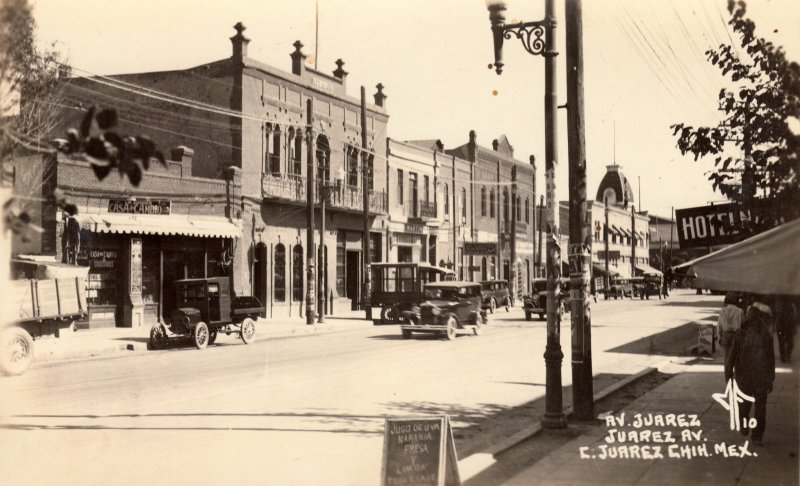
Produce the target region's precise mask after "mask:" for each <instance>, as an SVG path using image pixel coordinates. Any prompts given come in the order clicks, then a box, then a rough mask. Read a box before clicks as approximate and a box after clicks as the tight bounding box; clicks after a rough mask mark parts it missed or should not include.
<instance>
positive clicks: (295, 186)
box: [261, 174, 388, 214]
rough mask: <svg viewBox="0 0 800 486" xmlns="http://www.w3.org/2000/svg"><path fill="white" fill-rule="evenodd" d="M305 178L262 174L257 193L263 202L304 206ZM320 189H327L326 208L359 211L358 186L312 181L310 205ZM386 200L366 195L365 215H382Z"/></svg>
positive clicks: (360, 195) (381, 194)
mask: <svg viewBox="0 0 800 486" xmlns="http://www.w3.org/2000/svg"><path fill="white" fill-rule="evenodd" d="M306 181H307V179H306V178H305V177H300V176H294V175H275V174H263V175H262V178H261V194H262V196H263V197H264V198H265V199H277V200H281V201H286V202H293V203H301V204H306V202H307V201H306V199H307V194H308V192H307V186H306ZM323 187H328V188H329V189H328V191H329V192H328V194H329V197H328V201H327V203H328V205H329V207H330V208H332V209H335V208H340V209H346V210H350V211H363V209H364V200H363V194H364V193H363V192H362V189H361V188H360V187H353V186H342V185H341V184H338V185H337V184H336V183H335V182H323V181H321V180H319V179H318V180H317V181H316V182H315V194H314V203H315V204H319V203H320V201H321V194H322V193H323V191H322V189H323ZM387 206H388V200H387V197H386V193H385V192H379V191H370V192H369V212H370V213H374V214H386V208H387Z"/></svg>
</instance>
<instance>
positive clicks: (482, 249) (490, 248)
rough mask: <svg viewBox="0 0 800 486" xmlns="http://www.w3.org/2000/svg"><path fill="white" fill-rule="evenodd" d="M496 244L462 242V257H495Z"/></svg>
mask: <svg viewBox="0 0 800 486" xmlns="http://www.w3.org/2000/svg"><path fill="white" fill-rule="evenodd" d="M496 254H497V243H480V242H477V241H465V242H464V255H496Z"/></svg>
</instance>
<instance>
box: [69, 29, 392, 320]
mask: <svg viewBox="0 0 800 486" xmlns="http://www.w3.org/2000/svg"><path fill="white" fill-rule="evenodd" d="M234 28H235V31H236V32H235V35H233V36H232V37H231V38H230V42H231V47H232V54H231V57H229V58H226V59H221V60H218V61H214V62H210V63H207V64H203V65H201V66H196V67H192V68H188V69H183V70H175V71H163V72H151V73H136V74H125V75H114V76H92V77H88V78H73V79H72V80H70V83H69V84H68V85H67V86H66V89H65V93H66V94H65V96H66V103H65V104H70V105H75V106H83V107H86V106H89V105H92V104H97V105H100V106H107V107H114V108H115V109H117V112H118V114H119V132H120V133H146V134H147V135H148V136H150V137H151V138H152V139H153V140H154V142H155V144H156V146H158V147H159V148H163V147H174V146H191V147H192V148H193V149H194V156H193V160H192V163H191V164H190V166H187V167H186V168H185V170H188V171H190V172H189V173H187V174H184V175H186V176H194V177H203V178H210V179H217V178H222V177H223V176H224V173H225V171H226V170H227V168H228V167H236V168H237V169H239V170H240V172H241V188H240V190H239V192H238V197H239V206H240V207H239V208H238V217H239V219H240V220H241V233H240V235H239V237H238V238H237V239H236V244H235V245H234V247H235V248H233V250H234V252H233V261H232V263H231V271H232V277H233V287H234V290H235V291H236V292H237V293H238V294H239V295H255V296H256V297H258V298H259V299H260V300H261V302H262V303H263V304H264V305H265V307H266V316H267V317H268V318H269V317H279V316H301V315H302V313H303V312H304V307H305V306H304V300H305V293H306V290H305V289H306V282H305V280H306V269H307V268H306V267H307V265H308V258H307V256H306V255H307V252H306V246H307V238H306V236H307V231H308V228H307V226H308V225H307V223H306V214H307V209H306V206H307V203H308V200H309V198H312V199H313V201H312V204H313V206H314V207H315V226H314V228H313V229H312V230H313V231H314V234H315V248H314V251H313V254H314V255H316V262H314V263H315V268H316V269H317V272H316V274H317V275H318V276H319V277H320V278H322V276H323V275H324V281H321V280H320V281H319V282H316V284H317V287H316V288H317V289H322V288H324V289H325V291H324V295H325V297H326V301H327V302H326V306H327V310H328V311H329V312H330V310H331V309H332V308H337V309H341V308H347V309H350V308H353V307H356V306H358V305H360V303H361V302H362V300H363V296H362V295H361V294H362V283H363V278H364V271H365V270H364V265H363V263H364V260H365V259H364V257H363V255H362V253H363V248H364V246H363V243H362V242H363V239H364V234H365V225H364V219H365V217H364V213H365V212H364V197H363V196H364V191H367V199H368V202H367V205H368V208H367V211H366V214H367V216H366V219H367V225H368V231H369V246H368V248H370V251H371V253H372V258H371V259H372V261H376V260H381V259H382V253H383V251H384V248H385V243H384V234H385V230H384V226H385V221H384V219H385V216H386V215H387V210H388V206H387V204H388V201H387V194H386V183H387V173H386V167H387V166H386V164H385V160H386V123H387V121H388V118H389V116H388V113H387V111H386V108H385V100H386V95H385V94H383V91H382V90H383V86H382V85H380V84H378V85H377V92H375V93H374V95H373V96H372V97H371V98H372V99H371V100H370V102H369V103H367V102H366V100H364V101H363V102H362V99H363V98H365V97H364V96H362V97H360V98H356V97H353V96H350V95H348V92H347V74H348V73H347V72H346V71H345V70H344V62H342V61H341V59H340V60H337V62H336V69H335V70H332V73H331V74H327V73H323V72H321V71H317V70H315V69H313V68H311V67H310V66H308V63H307V62H306V55H305V54H304V53H303V50H302V47H303V46H302V44H301V43H300V42H299V41H298V42H296V43H295V44H294V47H295V50H294V52H292V53H291V55H290V57H291V71H288V72H287V71H283V70H280V69H277V68H275V67H272V66H269V65H266V64H264V63H261V62H259V61H257V60H255V59H252V58H250V57H249V56H248V54H247V50H248V44H249V42H250V40H249V39H248V38H246V37H245V35H244V31H245V27H244V26H243V25H242V24H241V23H238V24H236V26H234ZM362 93H363V91H362ZM362 105H363V106H362ZM309 106H311V112H310V113H309V112H308V111H309ZM362 112H363V113H364V116H362ZM65 113H66V115H67V116H66V118H65V122H64V125H63V127H61V128H62V129H63V128H66V127H73V126H78V125H79V124H80V119H81V117H82V116H83V111H81V110H71V111H70V110H67V111H66V112H65ZM362 131H363V132H365V133H362ZM362 135H365V137H362ZM364 140H366V147H364V143H365V142H364ZM309 162H311V163H309ZM309 168H312V170H313V180H312V186H311V187H312V188H313V189H312V192H313V194H309V191H308V184H307V183H308V178H309ZM147 177H148V176H145V179H147ZM94 182H95V184H96V185H97V186H98V187H99V186H101V185H102V184H99V183H97V182H96V181H94ZM175 189H176V190H179V189H178V188H175ZM322 197H325V198H326V207H327V208H326V209H327V210H326V214H325V216H324V219H325V234H324V250H323V251H320V248H321V246H320V240H321V236H323V235H321V234H320V230H321V226H322V225H321V222H322V221H321V220H322V217H323V216H322V214H321V202H322V201H321V198H322ZM320 264H322V265H323V266H324V269H325V271H324V272H321V271H319V270H320Z"/></svg>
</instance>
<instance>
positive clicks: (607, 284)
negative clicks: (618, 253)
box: [603, 196, 611, 296]
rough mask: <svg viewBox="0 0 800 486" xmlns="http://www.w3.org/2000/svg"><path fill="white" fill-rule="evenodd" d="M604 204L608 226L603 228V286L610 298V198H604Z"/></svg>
mask: <svg viewBox="0 0 800 486" xmlns="http://www.w3.org/2000/svg"><path fill="white" fill-rule="evenodd" d="M603 204H605V211H604V212H605V216H606V224H605V226H604V227H603V245H604V246H605V249H606V276H605V279H604V282H603V283H604V284H605V285H604V286H603V288H604V290H605V291H606V296H608V289H610V288H611V277H610V276H609V274H608V265H609V264H608V261H609V256H608V233H609V232H610V231H611V230H610V228H609V226H608V196H605V197H603Z"/></svg>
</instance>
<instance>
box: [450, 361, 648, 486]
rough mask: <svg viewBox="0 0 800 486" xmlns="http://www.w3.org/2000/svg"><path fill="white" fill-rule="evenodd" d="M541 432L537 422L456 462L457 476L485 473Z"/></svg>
mask: <svg viewBox="0 0 800 486" xmlns="http://www.w3.org/2000/svg"><path fill="white" fill-rule="evenodd" d="M657 371H658V368H645V369H643V370H642V371H640V372H638V373H636V374H635V375H630V376H628V377H626V378H624V379H622V380H620V381H618V382H617V383H614V384H613V385H611V386H609V387H606V388H604V389H602V390H600V391H599V392H597V393H595V394H594V396H593V397H592V401H593V402H599V401H600V400H602V399H604V398H606V397H607V396H609V395H611V394H612V393H615V392H617V391H618V390H620V389H621V388H624V387H626V386H628V385H629V384H631V383H633V382H634V381H637V380H640V379H642V378H644V377H645V376H647V375H649V374H651V373H655V372H657ZM564 415H565V416H567V417H570V416H571V415H572V406H571V405H570V406H567V407H564ZM541 431H542V424H541V423H540V422H537V423H535V424H533V425H531V426H529V427H526V428H524V429H522V430H520V431H519V432H517V433H516V434H514V435H512V436H510V437H508V438H506V439H504V440H502V441H500V442H498V443H497V444H494V445H493V446H491V447H489V448H487V449H486V450H484V451H482V452H477V453H475V454H472V455H470V456H468V457H465V458H464V459H462V460H460V461H458V470H459V476H460V477H461V480H462V481H466V480H467V479H470V478H472V477H474V476H476V475H478V474H480V473H481V472H483V471H485V470H486V469H488V468H490V467H491V466H492V465H494V463H495V462H496V461H495V459H494V457H495V456H496V455H498V454H501V453H503V452H505V451H507V450H509V449H511V448H512V447H514V446H516V445H517V444H519V443H520V442H523V441H525V440H528V439H530V438H531V437H533V436H535V435H537V434H538V433H539V432H541Z"/></svg>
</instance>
